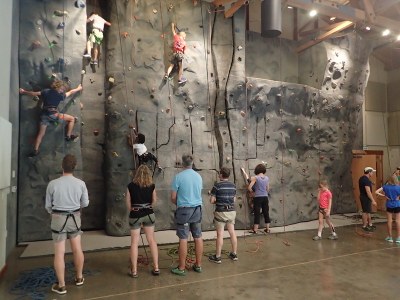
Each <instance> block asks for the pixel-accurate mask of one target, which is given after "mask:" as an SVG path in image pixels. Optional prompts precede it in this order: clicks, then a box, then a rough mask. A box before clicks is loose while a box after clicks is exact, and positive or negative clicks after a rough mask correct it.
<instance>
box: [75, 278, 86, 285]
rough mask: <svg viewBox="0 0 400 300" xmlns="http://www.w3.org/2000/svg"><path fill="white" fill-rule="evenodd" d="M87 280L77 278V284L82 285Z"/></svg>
mask: <svg viewBox="0 0 400 300" xmlns="http://www.w3.org/2000/svg"><path fill="white" fill-rule="evenodd" d="M84 282H85V278H83V277H82V278H75V285H77V286H80V285H83V283H84Z"/></svg>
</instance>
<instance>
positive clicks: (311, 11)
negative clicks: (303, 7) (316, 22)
mask: <svg viewBox="0 0 400 300" xmlns="http://www.w3.org/2000/svg"><path fill="white" fill-rule="evenodd" d="M317 14H318V12H317V11H316V10H315V9H313V10H310V12H309V13H308V15H309V16H310V17H315V16H316V15H317Z"/></svg>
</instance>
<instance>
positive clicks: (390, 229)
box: [386, 212, 397, 237]
mask: <svg viewBox="0 0 400 300" xmlns="http://www.w3.org/2000/svg"><path fill="white" fill-rule="evenodd" d="M386 215H387V232H388V237H392V222H393V220H392V213H390V212H386ZM396 225H397V224H396Z"/></svg>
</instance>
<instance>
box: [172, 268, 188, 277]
mask: <svg viewBox="0 0 400 300" xmlns="http://www.w3.org/2000/svg"><path fill="white" fill-rule="evenodd" d="M171 273H172V274H175V275H179V276H186V271H185V270H181V269H179V267H176V268H173V269H172V270H171Z"/></svg>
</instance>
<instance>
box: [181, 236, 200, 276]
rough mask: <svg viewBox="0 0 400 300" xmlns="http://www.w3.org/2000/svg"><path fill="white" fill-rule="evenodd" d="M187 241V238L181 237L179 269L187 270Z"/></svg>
mask: <svg viewBox="0 0 400 300" xmlns="http://www.w3.org/2000/svg"><path fill="white" fill-rule="evenodd" d="M187 243H188V241H187V239H179V250H178V252H179V270H185V268H186V256H187V248H188V246H187ZM196 250H197V247H196Z"/></svg>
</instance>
